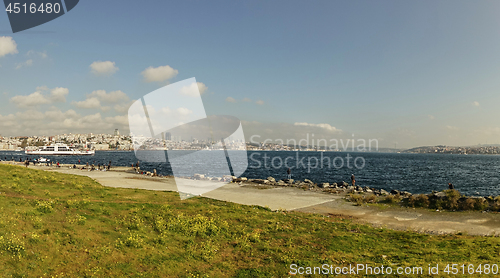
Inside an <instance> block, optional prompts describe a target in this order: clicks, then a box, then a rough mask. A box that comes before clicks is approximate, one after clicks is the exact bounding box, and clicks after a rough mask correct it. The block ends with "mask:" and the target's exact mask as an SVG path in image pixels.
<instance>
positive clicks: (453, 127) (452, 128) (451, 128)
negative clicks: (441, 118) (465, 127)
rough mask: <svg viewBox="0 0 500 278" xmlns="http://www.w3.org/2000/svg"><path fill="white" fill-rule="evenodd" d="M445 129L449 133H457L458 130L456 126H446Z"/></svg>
mask: <svg viewBox="0 0 500 278" xmlns="http://www.w3.org/2000/svg"><path fill="white" fill-rule="evenodd" d="M446 129H448V130H450V131H458V130H460V129H459V128H458V127H456V126H450V125H447V126H446Z"/></svg>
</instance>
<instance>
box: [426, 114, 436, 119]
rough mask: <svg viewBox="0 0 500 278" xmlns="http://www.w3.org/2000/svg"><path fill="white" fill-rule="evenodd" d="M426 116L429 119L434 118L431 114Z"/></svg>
mask: <svg viewBox="0 0 500 278" xmlns="http://www.w3.org/2000/svg"><path fill="white" fill-rule="evenodd" d="M427 118H429V120H434V119H435V118H436V117H434V116H433V115H427Z"/></svg>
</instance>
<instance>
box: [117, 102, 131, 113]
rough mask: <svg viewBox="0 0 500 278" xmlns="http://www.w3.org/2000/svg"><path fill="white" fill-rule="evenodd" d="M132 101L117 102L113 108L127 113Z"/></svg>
mask: <svg viewBox="0 0 500 278" xmlns="http://www.w3.org/2000/svg"><path fill="white" fill-rule="evenodd" d="M132 103H134V102H133V101H132V102H127V103H123V104H116V105H115V106H114V107H113V108H114V109H115V111H116V112H118V113H126V112H127V111H128V109H129V108H130V105H132Z"/></svg>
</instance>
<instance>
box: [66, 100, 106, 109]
mask: <svg viewBox="0 0 500 278" xmlns="http://www.w3.org/2000/svg"><path fill="white" fill-rule="evenodd" d="M71 104H73V105H75V106H76V107H78V108H84V109H93V108H100V107H101V102H100V101H99V100H98V99H97V98H95V97H91V98H87V99H86V100H83V101H73V102H72V103H71Z"/></svg>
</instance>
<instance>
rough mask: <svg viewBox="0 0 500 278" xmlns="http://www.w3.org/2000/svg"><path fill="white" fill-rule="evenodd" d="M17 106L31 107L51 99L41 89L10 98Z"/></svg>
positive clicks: (48, 101)
mask: <svg viewBox="0 0 500 278" xmlns="http://www.w3.org/2000/svg"><path fill="white" fill-rule="evenodd" d="M10 102H12V103H14V104H15V105H16V106H17V107H23V108H25V107H31V106H38V105H42V104H47V103H50V100H49V99H48V98H47V97H46V96H44V95H43V94H42V93H41V92H40V91H36V92H34V93H32V94H30V95H27V96H14V97H12V98H11V99H10Z"/></svg>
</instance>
